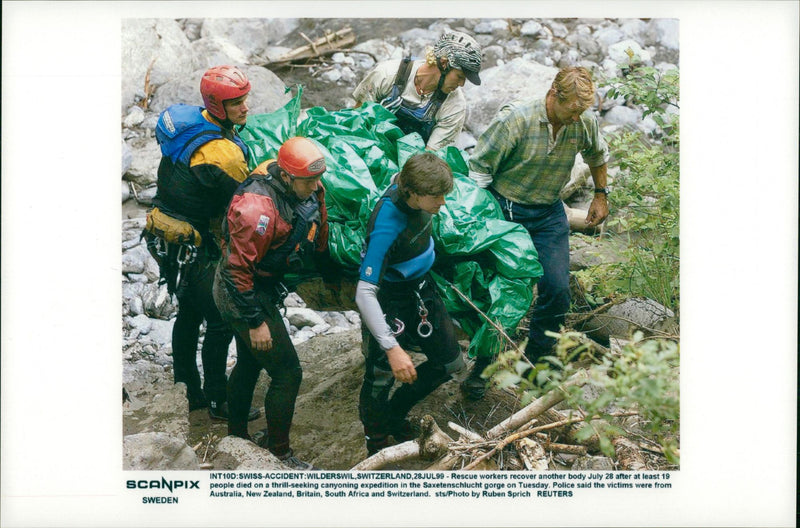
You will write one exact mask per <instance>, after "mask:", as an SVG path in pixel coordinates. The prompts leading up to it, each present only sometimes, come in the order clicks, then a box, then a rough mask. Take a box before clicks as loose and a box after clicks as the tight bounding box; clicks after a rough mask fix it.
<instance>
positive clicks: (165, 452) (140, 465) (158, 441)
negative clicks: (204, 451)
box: [122, 432, 200, 470]
mask: <svg viewBox="0 0 800 528" xmlns="http://www.w3.org/2000/svg"><path fill="white" fill-rule="evenodd" d="M122 468H123V469H126V470H195V469H200V464H199V461H198V459H197V455H196V454H195V452H194V451H193V450H192V448H191V447H189V446H188V445H186V442H185V441H184V440H181V439H180V438H176V437H174V436H171V435H169V434H167V433H158V432H154V433H139V434H134V435H127V436H125V437H124V438H123V439H122Z"/></svg>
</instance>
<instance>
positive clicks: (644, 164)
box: [577, 66, 680, 314]
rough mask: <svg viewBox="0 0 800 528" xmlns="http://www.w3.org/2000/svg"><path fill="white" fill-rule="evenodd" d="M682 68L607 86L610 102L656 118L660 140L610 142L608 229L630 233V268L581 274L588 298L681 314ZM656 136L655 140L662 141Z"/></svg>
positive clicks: (626, 135) (630, 73) (640, 72)
mask: <svg viewBox="0 0 800 528" xmlns="http://www.w3.org/2000/svg"><path fill="white" fill-rule="evenodd" d="M678 81H679V73H678V70H669V71H667V72H665V73H663V74H661V73H659V72H658V70H656V69H654V68H650V67H645V66H639V67H631V68H628V69H626V70H625V74H624V75H623V77H618V78H613V79H609V80H608V81H606V83H605V84H606V85H608V86H610V87H611V88H610V89H609V91H608V97H624V98H626V99H627V100H628V101H629V102H630V103H632V104H634V105H638V106H640V107H641V108H642V109H643V115H644V116H652V118H653V119H654V120H655V122H656V123H657V124H658V125H659V129H658V130H657V134H654V135H651V136H646V135H645V134H643V133H642V132H639V131H633V132H632V131H623V132H621V133H618V134H615V135H613V136H611V137H610V138H609V147H610V149H611V153H612V156H613V158H614V159H613V161H612V163H616V164H617V165H618V166H619V169H620V171H619V173H618V175H617V176H616V177H615V180H614V185H613V193H612V194H611V201H610V202H611V207H612V209H613V210H612V216H611V218H610V219H609V221H608V226H609V227H610V228H614V227H617V228H618V229H616V231H619V232H622V233H625V235H624V236H626V237H627V238H628V240H627V242H628V249H627V251H626V252H625V256H626V257H627V259H626V261H625V262H622V263H617V264H611V265H609V266H607V267H603V268H601V269H595V270H589V271H585V272H583V273H580V274H577V278H578V280H579V282H580V283H581V286H582V287H583V289H584V290H585V291H587V292H588V295H589V296H590V297H589V300H594V298H595V297H614V296H618V295H629V296H644V297H649V298H651V299H654V300H656V301H658V302H659V303H661V304H663V305H664V306H666V307H668V308H670V309H672V310H673V311H674V312H675V313H676V314H678V313H679V305H680V283H679V277H680V275H679V271H680V234H679V227H680V201H679V199H680V187H679V174H680V158H679V151H678V149H679V145H680V120H679V118H678V116H677V115H671V114H669V113H668V112H667V109H668V107H670V106H675V107H677V97H678ZM657 136H658V137H657Z"/></svg>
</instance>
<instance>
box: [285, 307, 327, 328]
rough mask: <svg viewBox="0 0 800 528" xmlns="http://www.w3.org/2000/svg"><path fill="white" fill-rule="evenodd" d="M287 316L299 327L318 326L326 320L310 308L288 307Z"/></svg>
mask: <svg viewBox="0 0 800 528" xmlns="http://www.w3.org/2000/svg"><path fill="white" fill-rule="evenodd" d="M286 318H287V319H289V322H290V323H291V324H292V325H294V326H296V327H297V328H303V327H306V326H316V325H318V324H323V323H324V322H325V320H324V319H322V317H321V316H320V315H319V314H317V312H315V311H314V310H311V309H309V308H286Z"/></svg>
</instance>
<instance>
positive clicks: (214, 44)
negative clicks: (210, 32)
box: [191, 36, 248, 71]
mask: <svg viewBox="0 0 800 528" xmlns="http://www.w3.org/2000/svg"><path fill="white" fill-rule="evenodd" d="M191 46H192V53H193V54H194V56H195V57H196V60H197V64H198V66H199V67H200V69H202V70H203V71H205V70H207V69H208V68H211V67H213V66H218V65H221V64H231V65H235V66H240V67H241V66H243V65H244V64H246V63H247V61H248V56H247V53H246V52H245V51H243V50H242V49H241V48H239V47H238V46H236V44H234V43H233V42H231V41H230V40H228V39H226V38H224V37H221V36H213V37H203V38H201V39H199V40H196V41H194V42H192V44H191Z"/></svg>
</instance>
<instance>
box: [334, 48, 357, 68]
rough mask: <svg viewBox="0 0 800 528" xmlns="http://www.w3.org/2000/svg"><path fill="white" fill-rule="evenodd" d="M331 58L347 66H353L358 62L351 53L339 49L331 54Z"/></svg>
mask: <svg viewBox="0 0 800 528" xmlns="http://www.w3.org/2000/svg"><path fill="white" fill-rule="evenodd" d="M331 60H332V61H333V62H335V63H336V64H344V65H347V66H352V65H354V64H355V63H356V61H355V59H354V58H353V57H351V56H350V55H345V54H344V53H342V52H341V51H337V52H336V53H334V54H333V55H331Z"/></svg>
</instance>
